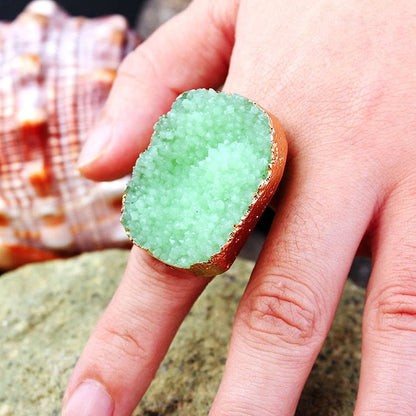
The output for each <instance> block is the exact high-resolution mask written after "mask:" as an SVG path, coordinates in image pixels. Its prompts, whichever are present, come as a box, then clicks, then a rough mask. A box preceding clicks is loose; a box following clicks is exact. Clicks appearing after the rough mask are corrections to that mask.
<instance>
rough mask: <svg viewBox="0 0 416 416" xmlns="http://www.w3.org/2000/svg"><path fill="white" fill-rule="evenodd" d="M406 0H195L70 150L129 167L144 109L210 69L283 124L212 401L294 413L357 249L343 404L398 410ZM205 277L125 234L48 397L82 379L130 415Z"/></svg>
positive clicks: (138, 56)
mask: <svg viewBox="0 0 416 416" xmlns="http://www.w3.org/2000/svg"><path fill="white" fill-rule="evenodd" d="M415 6H416V3H414V2H405V1H400V0H399V1H397V0H395V1H389V0H382V1H378V2H373V1H367V0H361V1H359V0H351V1H348V2H347V1H345V2H331V1H324V0H322V1H321V0H316V1H314V2H313V4H312V3H311V2H310V1H306V0H295V1H291V2H288V1H283V0H282V1H279V0H274V1H272V0H256V1H254V0H247V1H245V0H241V1H237V0H227V1H224V0H199V1H198V0H195V1H194V2H193V3H192V4H191V6H190V7H189V8H188V9H186V10H185V11H184V12H183V13H181V14H180V15H178V16H176V17H175V18H174V19H172V20H171V21H169V22H168V23H167V24H165V25H164V26H162V27H161V28H160V29H159V30H158V31H157V32H156V33H155V34H154V35H153V36H151V37H150V38H149V39H148V40H147V41H146V42H144V43H143V44H142V45H141V46H139V48H138V49H137V50H136V51H135V52H134V53H132V54H131V55H130V56H128V57H127V59H126V60H125V61H124V63H123V64H122V66H121V68H120V70H119V73H118V76H117V80H116V82H115V85H114V88H113V90H112V92H111V94H110V97H109V100H108V102H107V104H106V107H105V110H104V112H103V115H102V120H101V121H100V123H99V124H98V125H97V128H96V130H95V131H94V132H93V134H92V135H91V137H90V140H89V142H88V143H87V145H86V148H85V149H84V151H83V154H82V157H81V161H80V169H81V171H82V173H83V174H84V175H85V176H87V177H89V178H93V179H95V180H107V179H112V178H116V177H119V176H121V175H122V174H125V173H126V172H128V171H130V169H131V167H132V165H133V163H134V160H135V159H136V157H137V155H138V153H139V152H141V151H143V149H145V147H146V146H147V144H148V142H149V138H150V134H151V130H152V125H153V123H154V122H155V121H156V120H157V118H158V117H159V115H160V114H162V113H164V112H166V111H167V110H168V109H169V107H170V104H171V103H172V101H173V100H174V99H175V98H176V96H177V95H178V94H179V93H181V92H182V91H185V90H188V89H191V88H198V87H214V88H215V87H219V86H220V85H222V84H223V83H224V89H225V90H226V91H228V92H236V93H239V94H242V95H244V96H246V97H248V98H250V99H252V100H254V101H256V102H257V103H258V104H260V105H261V106H263V107H264V108H266V109H268V111H270V112H271V113H273V114H275V115H276V116H277V117H278V118H279V119H280V120H281V122H282V124H283V127H284V129H285V131H286V134H287V138H288V143H289V155H288V162H287V167H286V172H285V175H284V180H283V183H282V185H281V186H280V188H279V191H278V195H277V197H276V198H275V200H274V201H273V207H274V208H275V210H276V216H275V220H274V224H273V226H272V228H271V230H270V232H269V235H268V238H267V241H266V243H265V246H264V248H263V251H262V253H261V255H260V258H259V259H258V261H257V263H256V266H255V269H254V271H253V274H252V277H251V279H250V282H249V284H248V286H247V289H246V291H245V293H244V295H243V297H242V299H241V302H240V306H239V309H238V312H237V315H236V317H235V325H234V329H233V335H232V339H231V343H230V349H229V357H228V360H227V364H226V368H225V372H224V376H223V380H222V383H221V385H220V387H219V391H218V394H217V396H216V399H215V401H214V403H213V406H212V409H211V413H210V415H211V416H220V415H221V416H225V415H227V416H233V415H239V416H244V415H247V416H248V415H253V416H254V415H262V416H267V415H292V414H294V412H295V409H296V404H297V401H298V398H299V395H300V393H301V390H302V387H303V385H304V383H305V380H306V378H307V377H308V374H309V372H310V370H311V367H312V365H313V363H314V360H315V359H316V356H317V354H318V352H319V350H320V348H321V346H322V344H323V342H324V340H325V337H326V335H327V333H328V331H329V328H330V325H331V322H332V319H333V317H334V313H335V310H336V307H337V304H338V302H339V299H340V296H341V292H342V290H343V286H344V283H345V280H346V278H347V274H348V271H349V267H350V265H351V262H352V260H353V257H354V255H355V254H356V253H357V251H359V252H360V253H361V254H369V255H371V257H372V261H373V270H372V273H371V278H370V282H369V286H368V290H367V298H366V303H365V311H364V317H363V328H362V331H363V346H362V366H361V377H360V383H359V393H358V397H357V403H356V409H355V415H395V414H396V415H412V414H414V409H415V408H416V384H415V383H414V380H415V379H416V360H415V359H414V358H415V356H416V255H415V254H416V214H415V213H416V171H415V168H414V161H415V160H416V141H415V138H414V132H415V131H416V118H415V114H416V105H415V103H416V54H415V53H414V48H413V47H412V45H414V39H416V24H415V17H416V7H415ZM207 283H208V280H204V279H201V278H197V277H194V276H193V275H191V274H189V273H184V272H178V271H173V270H171V269H169V268H167V267H166V266H164V265H163V264H161V263H159V262H158V261H156V260H154V259H153V258H151V257H149V256H148V255H146V254H145V253H143V252H142V251H140V250H138V249H136V248H134V249H133V250H132V253H131V256H130V261H129V264H128V266H127V269H126V271H125V275H124V278H123V280H122V282H121V284H120V287H119V288H118V290H117V292H116V294H115V295H114V298H113V300H112V301H111V303H110V305H109V306H108V308H107V310H106V311H105V313H104V315H103V316H102V318H101V320H100V321H99V323H98V325H97V327H96V328H95V330H94V332H93V333H92V335H91V338H90V340H89V341H88V343H87V345H86V347H85V350H84V352H83V354H82V356H81V357H80V359H79V362H78V363H77V365H76V368H75V370H74V373H73V375H72V377H71V380H70V382H69V384H68V388H67V392H66V395H65V398H64V405H66V404H68V402H69V398H70V396H71V395H72V394H73V392H74V390H75V388H76V387H77V386H79V385H80V383H81V382H82V381H84V380H94V381H95V382H97V383H99V386H100V390H101V391H103V390H104V389H105V390H106V392H107V393H106V394H107V401H108V406H107V411H108V414H113V415H114V416H123V415H129V414H130V413H131V412H132V411H133V409H134V407H135V406H136V404H137V403H138V401H139V400H140V398H141V397H142V395H143V394H144V392H145V391H146V389H147V387H148V385H149V383H150V382H151V380H152V378H153V376H154V373H155V371H156V369H157V367H158V365H159V363H160V361H161V359H162V358H163V356H164V354H165V352H166V350H167V348H168V346H169V343H170V342H171V340H172V337H173V336H174V334H175V332H176V330H177V328H178V327H179V325H180V324H181V322H182V320H183V318H184V317H185V315H186V313H187V312H188V310H189V308H190V307H191V306H192V304H193V302H194V301H195V299H196V298H197V297H198V295H199V294H200V293H201V292H202V290H203V289H204V287H205V286H206V284H207ZM247 380H250V382H247ZM94 386H95V385H94ZM101 387H102V388H101ZM69 407H70V406H69ZM68 414H70V413H68ZM83 414H84V415H87V414H94V412H92V413H87V412H86V411H85V412H84V413H83ZM95 414H96V413H95ZM103 414H104V413H103Z"/></svg>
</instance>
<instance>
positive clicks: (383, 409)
mask: <svg viewBox="0 0 416 416" xmlns="http://www.w3.org/2000/svg"><path fill="white" fill-rule="evenodd" d="M415 189H416V187H415V186H414V185H413V186H402V187H401V189H400V190H396V191H395V192H394V193H393V195H392V196H391V197H390V198H389V199H388V201H387V203H386V205H385V206H384V208H383V209H382V214H381V218H380V221H379V223H378V226H377V229H376V231H375V241H374V246H373V271H372V274H371V277H370V282H369V286H368V289H367V299H366V304H365V308H364V319H363V341H362V343H363V346H362V364H361V377H360V384H359V394H358V399H357V405H356V413H355V414H356V415H357V416H358V415H364V414H365V415H367V414H377V415H393V414H395V415H414V414H415V409H416V385H415V380H416V361H415V354H416V258H415V251H416V201H415V199H414V195H415Z"/></svg>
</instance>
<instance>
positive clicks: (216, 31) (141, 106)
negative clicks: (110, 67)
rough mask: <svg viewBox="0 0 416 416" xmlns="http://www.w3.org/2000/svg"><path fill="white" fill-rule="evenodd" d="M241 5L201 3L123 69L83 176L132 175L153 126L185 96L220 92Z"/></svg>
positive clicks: (83, 159) (84, 159)
mask: <svg viewBox="0 0 416 416" xmlns="http://www.w3.org/2000/svg"><path fill="white" fill-rule="evenodd" d="M236 4H237V2H236V1H229V2H227V3H226V7H225V5H224V4H222V2H217V1H206V0H201V1H195V2H193V3H192V4H191V6H189V7H188V9H186V10H185V11H184V12H182V13H180V14H179V15H177V16H175V17H174V18H173V19H172V20H170V21H169V22H168V23H166V24H165V25H164V26H162V27H161V28H160V29H159V30H157V31H156V32H155V33H154V34H153V35H152V36H151V37H150V38H149V39H148V40H146V41H145V42H144V43H142V44H141V45H139V46H138V47H137V49H136V50H135V51H134V52H132V53H131V54H130V55H128V56H127V57H126V59H125V60H124V61H123V63H122V64H121V66H120V68H119V71H118V74H117V77H116V80H115V82H114V85H113V88H112V90H111V93H110V96H109V98H108V100H107V103H106V105H105V107H104V109H103V112H102V116H101V118H100V120H99V122H98V123H97V125H96V127H95V129H94V130H93V132H92V133H91V135H90V137H89V139H88V140H87V142H86V144H85V146H84V148H83V150H82V152H81V156H80V159H79V169H80V171H81V173H82V174H83V175H84V176H86V177H88V178H90V179H94V180H111V179H115V178H119V177H121V176H123V175H125V174H127V173H128V172H130V170H131V167H132V166H133V164H134V161H135V160H136V158H137V157H138V155H139V153H140V152H142V151H143V150H144V149H145V148H146V147H147V145H148V144H149V140H150V137H151V133H152V127H153V124H154V123H155V122H156V121H157V119H158V118H159V116H160V115H161V114H163V113H165V112H166V111H167V110H168V109H169V107H170V105H171V104H172V102H173V101H174V100H175V98H176V97H177V96H178V95H179V94H180V93H182V92H184V91H186V90H189V89H193V88H198V87H203V86H205V87H214V88H215V87H218V86H220V85H221V83H222V82H223V81H224V78H225V75H226V73H227V70H228V63H229V58H230V55H231V50H232V46H233V39H234V37H233V31H234V27H233V25H234V21H235V14H236V9H237V7H236Z"/></svg>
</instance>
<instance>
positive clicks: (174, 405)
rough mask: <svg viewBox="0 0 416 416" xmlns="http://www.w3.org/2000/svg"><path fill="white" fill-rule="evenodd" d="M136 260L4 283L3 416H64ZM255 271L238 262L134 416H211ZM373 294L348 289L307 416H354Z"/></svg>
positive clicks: (27, 274) (19, 276)
mask: <svg viewBox="0 0 416 416" xmlns="http://www.w3.org/2000/svg"><path fill="white" fill-rule="evenodd" d="M127 256H128V252H127V251H123V250H107V251H103V252H96V253H90V254H83V255H81V256H79V257H75V258H72V259H69V260H57V261H51V262H46V263H39V264H33V265H29V266H25V267H22V268H20V269H17V270H15V271H13V272H9V273H6V274H4V275H3V276H2V277H0V324H1V328H2V330H1V332H0V345H1V346H2V348H1V350H0V374H1V377H0V416H9V415H10V416H11V415H20V416H25V415H28V416H29V415H34V414H39V415H42V416H43V415H45V416H49V415H59V414H60V413H59V412H60V403H61V398H62V395H63V392H64V389H65V386H66V383H67V381H68V379H69V376H70V374H71V371H72V368H73V366H74V365H75V362H76V360H77V358H78V357H79V354H80V353H81V351H82V348H83V346H84V344H85V343H86V341H87V339H88V336H89V334H90V332H91V330H92V329H93V327H94V325H95V322H96V321H97V319H98V318H99V316H100V314H101V313H102V311H103V309H104V308H105V306H106V305H107V303H108V302H109V300H110V299H111V296H112V294H113V293H114V291H115V289H116V287H117V284H118V282H119V280H120V277H121V275H122V272H123V270H124V267H125V263H126V261H127ZM252 267H253V263H252V262H251V261H247V260H242V259H237V261H236V263H235V264H234V266H233V267H232V268H231V269H230V270H229V272H227V273H226V274H224V275H222V276H219V277H217V278H216V279H215V280H214V281H213V282H212V283H211V284H210V285H209V286H208V288H207V290H206V291H205V292H204V294H203V295H202V296H201V298H200V299H199V300H198V302H197V303H196V304H195V306H194V308H193V309H192V311H191V312H190V314H189V315H188V317H187V318H186V320H185V322H184V324H183V326H182V327H181V329H180V331H179V333H178V335H177V337H176V338H175V340H174V343H173V344H172V347H171V348H170V350H169V353H168V355H167V357H166V359H165V360H164V362H163V363H162V365H161V367H160V369H159V372H158V374H157V376H156V378H155V380H154V382H153V383H152V385H151V387H150V389H149V391H148V392H147V393H146V395H145V397H144V398H143V400H142V403H141V404H140V406H139V407H138V408H137V409H136V411H135V412H134V415H135V416H139V415H141V416H145V415H146V416H149V415H153V416H158V415H160V416H162V415H174V416H176V415H178V416H179V415H187V416H193V415H203V414H207V412H208V409H209V406H210V403H211V402H212V400H213V397H214V395H215V391H216V389H217V387H218V384H219V382H220V378H221V373H222V371H223V366H224V363H225V359H226V354H227V344H228V340H229V337H230V333H231V326H232V321H233V317H234V313H235V310H236V307H237V303H238V300H239V298H240V296H241V294H242V291H243V290H244V287H245V284H246V282H247V279H248V276H249V274H250V272H251V269H252ZM363 301H364V290H363V289H361V288H359V287H357V286H355V285H354V284H352V283H351V282H348V283H347V285H346V289H345V293H344V297H343V300H342V302H341V305H340V308H339V313H338V314H337V317H336V320H335V322H334V325H333V327H332V330H331V333H330V335H329V337H328V340H327V342H326V344H325V346H324V348H323V351H322V353H321V355H320V356H319V358H318V360H317V362H316V364H315V366H314V369H313V371H312V374H311V376H310V378H309V380H308V383H307V384H306V386H305V389H304V392H303V395H302V399H301V401H300V404H299V408H298V412H297V414H298V415H304V416H312V415H350V414H352V409H353V405H354V400H355V394H356V389H357V385H358V367H359V361H360V323H361V312H362V307H363Z"/></svg>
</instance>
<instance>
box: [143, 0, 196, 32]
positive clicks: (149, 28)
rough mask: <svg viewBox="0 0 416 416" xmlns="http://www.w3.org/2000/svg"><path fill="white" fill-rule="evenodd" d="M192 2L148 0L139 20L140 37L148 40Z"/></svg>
mask: <svg viewBox="0 0 416 416" xmlns="http://www.w3.org/2000/svg"><path fill="white" fill-rule="evenodd" d="M190 2H191V0H147V1H146V2H145V4H144V6H143V8H142V10H141V12H140V14H139V17H138V19H137V24H136V30H137V32H138V34H139V36H140V37H141V38H142V39H146V38H147V37H149V35H151V34H152V33H153V32H154V31H155V29H157V28H158V27H159V26H160V25H161V24H162V23H165V22H166V21H167V20H169V19H170V18H171V17H173V16H174V15H175V14H178V13H179V12H180V11H182V10H183V9H184V8H185V7H186V6H188V4H189V3H190Z"/></svg>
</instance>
